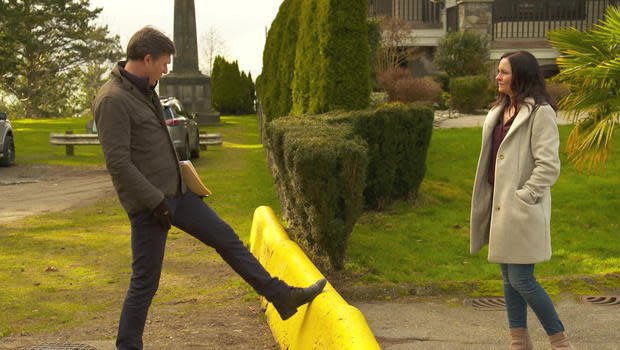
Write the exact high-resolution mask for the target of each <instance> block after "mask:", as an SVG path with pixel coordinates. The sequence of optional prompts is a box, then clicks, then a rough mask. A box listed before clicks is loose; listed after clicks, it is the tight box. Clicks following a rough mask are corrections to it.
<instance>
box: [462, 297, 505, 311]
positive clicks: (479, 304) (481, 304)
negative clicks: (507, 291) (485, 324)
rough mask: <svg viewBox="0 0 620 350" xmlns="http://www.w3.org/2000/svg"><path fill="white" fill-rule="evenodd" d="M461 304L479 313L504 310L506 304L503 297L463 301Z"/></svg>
mask: <svg viewBox="0 0 620 350" xmlns="http://www.w3.org/2000/svg"><path fill="white" fill-rule="evenodd" d="M463 304H464V305H465V306H470V307H473V308H474V309H476V310H481V311H501V310H505V309H506V302H505V301H504V298H503V297H484V298H472V299H465V301H464V302H463Z"/></svg>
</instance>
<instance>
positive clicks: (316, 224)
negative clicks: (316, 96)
mask: <svg viewBox="0 0 620 350" xmlns="http://www.w3.org/2000/svg"><path fill="white" fill-rule="evenodd" d="M432 126H433V111H432V110H431V109H429V108H427V107H422V106H404V105H402V104H393V105H387V106H384V107H381V108H379V109H377V110H376V111H355V112H332V113H328V114H322V115H317V116H305V117H303V118H299V117H286V118H280V119H278V120H274V121H272V122H271V123H269V124H268V125H267V130H266V151H267V158H268V160H269V165H270V168H271V172H272V175H273V177H274V179H275V183H276V189H277V192H278V195H279V196H280V200H281V203H282V212H283V216H284V218H285V220H287V221H288V223H289V225H290V228H291V229H292V233H291V236H292V237H293V239H294V240H295V241H297V242H298V243H299V244H300V245H301V246H302V247H304V249H305V251H306V252H307V253H309V255H310V257H311V258H312V259H313V260H314V261H315V262H316V263H317V264H319V265H321V266H325V264H323V263H322V259H324V258H322V257H327V258H328V259H329V263H330V265H331V266H332V267H333V268H335V269H340V268H342V267H343V266H344V259H345V256H346V247H347V243H348V240H349V236H350V234H351V232H352V230H353V226H354V225H355V222H356V220H357V218H358V217H359V215H360V214H361V212H362V209H363V207H364V205H366V206H368V207H373V208H378V207H381V206H383V205H385V204H388V203H390V202H391V201H393V200H394V199H397V198H403V197H406V196H410V195H415V194H416V193H417V191H418V188H419V186H420V183H421V182H422V179H423V177H424V173H425V171H426V154H427V151H428V146H429V143H430V138H431V133H432Z"/></svg>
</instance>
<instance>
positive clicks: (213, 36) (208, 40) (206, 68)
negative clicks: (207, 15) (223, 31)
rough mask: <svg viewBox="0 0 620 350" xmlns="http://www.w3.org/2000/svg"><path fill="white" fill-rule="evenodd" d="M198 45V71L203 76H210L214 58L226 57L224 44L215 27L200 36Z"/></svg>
mask: <svg viewBox="0 0 620 350" xmlns="http://www.w3.org/2000/svg"><path fill="white" fill-rule="evenodd" d="M200 43H201V44H202V49H201V50H200V54H201V58H200V69H201V70H202V72H203V73H204V74H206V75H208V76H211V71H212V70H213V60H215V57H216V56H222V57H225V56H226V50H227V48H226V42H225V41H224V39H222V36H221V35H220V33H219V32H218V31H217V29H215V27H210V28H209V30H208V31H207V32H206V33H204V34H202V36H201V39H200Z"/></svg>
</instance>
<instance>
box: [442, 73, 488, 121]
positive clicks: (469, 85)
mask: <svg viewBox="0 0 620 350" xmlns="http://www.w3.org/2000/svg"><path fill="white" fill-rule="evenodd" d="M487 88H488V80H487V77H486V76H485V75H470V76H465V77H456V78H452V79H451V80H450V95H451V101H452V107H453V108H454V109H456V110H457V111H459V112H465V113H471V112H475V111H476V110H478V109H481V108H483V107H484V106H485V104H486V96H487Z"/></svg>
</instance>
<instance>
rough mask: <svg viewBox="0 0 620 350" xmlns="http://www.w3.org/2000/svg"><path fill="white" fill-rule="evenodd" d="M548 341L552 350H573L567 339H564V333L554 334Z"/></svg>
mask: <svg viewBox="0 0 620 350" xmlns="http://www.w3.org/2000/svg"><path fill="white" fill-rule="evenodd" d="M549 341H551V347H552V348H553V350H556V349H557V350H560V349H561V350H565V349H574V348H573V346H572V345H571V343H570V342H569V341H568V338H567V337H566V334H564V332H560V333H556V334H554V335H551V336H549Z"/></svg>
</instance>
